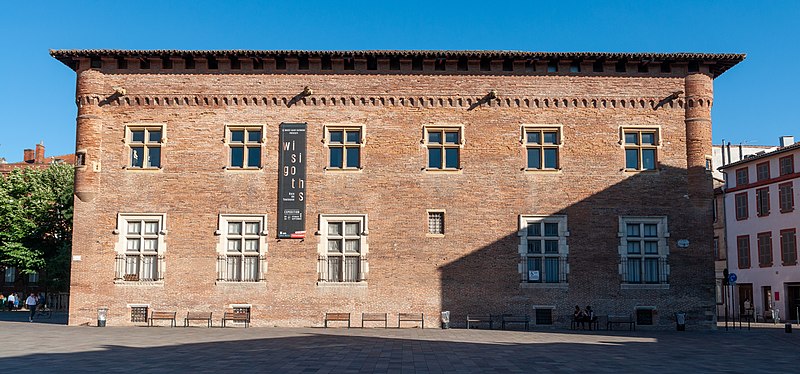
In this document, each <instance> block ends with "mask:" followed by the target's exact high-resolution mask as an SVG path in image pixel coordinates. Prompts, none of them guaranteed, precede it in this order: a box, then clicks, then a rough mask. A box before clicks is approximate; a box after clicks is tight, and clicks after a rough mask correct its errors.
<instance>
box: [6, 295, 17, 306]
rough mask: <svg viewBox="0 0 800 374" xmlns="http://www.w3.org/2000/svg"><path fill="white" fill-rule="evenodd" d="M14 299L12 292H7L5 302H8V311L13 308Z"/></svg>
mask: <svg viewBox="0 0 800 374" xmlns="http://www.w3.org/2000/svg"><path fill="white" fill-rule="evenodd" d="M15 299H16V298H15V296H14V293H13V292H12V293H10V294H8V299H6V300H7V301H6V302H7V303H8V310H10V311H13V310H14V301H15Z"/></svg>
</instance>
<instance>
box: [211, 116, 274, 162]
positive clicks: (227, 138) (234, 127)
mask: <svg viewBox="0 0 800 374" xmlns="http://www.w3.org/2000/svg"><path fill="white" fill-rule="evenodd" d="M256 129H257V130H258V131H261V138H260V139H259V141H258V144H259V146H258V147H259V149H260V151H259V160H258V167H253V166H247V161H248V159H247V157H248V154H247V149H248V148H253V147H252V146H249V145H248V144H254V143H248V140H247V138H248V137H247V132H245V137H244V142H243V143H234V142H232V141H231V131H238V130H245V131H251V130H256ZM266 129H267V126H266V125H265V124H263V123H226V124H225V133H224V134H223V138H222V143H223V144H225V167H224V169H225V170H226V171H234V172H236V171H244V172H252V171H262V170H264V149H265V146H266V143H267V134H266ZM240 145H241V147H242V148H243V151H242V153H243V155H242V167H238V166H237V167H234V166H231V163H232V161H233V160H232V159H231V156H232V152H231V149H232V148H236V147H239V146H240Z"/></svg>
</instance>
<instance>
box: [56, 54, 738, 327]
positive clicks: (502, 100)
mask: <svg viewBox="0 0 800 374" xmlns="http://www.w3.org/2000/svg"><path fill="white" fill-rule="evenodd" d="M250 52H252V51H250ZM52 54H53V55H54V56H55V57H56V58H58V59H60V60H61V61H62V62H64V63H65V64H67V65H68V66H70V67H72V68H73V69H74V70H76V71H77V73H78V79H77V104H78V107H79V113H78V121H77V144H76V148H77V152H78V153H79V154H83V155H85V156H83V157H85V166H83V167H78V169H77V171H76V186H75V190H76V196H77V197H76V199H75V225H74V237H73V240H74V242H73V262H72V285H71V294H72V298H71V305H70V324H73V325H81V324H87V323H92V324H93V323H94V322H93V321H94V320H95V319H96V310H97V308H98V307H101V306H104V307H108V308H109V322H108V323H109V324H110V325H126V324H131V323H132V322H131V309H130V306H131V305H148V306H149V307H150V308H151V310H176V311H178V313H179V315H180V314H181V313H185V312H186V311H214V312H215V319H216V318H217V317H216V315H219V316H221V315H222V311H224V310H226V309H228V308H230V307H231V305H232V304H248V305H250V307H251V313H252V325H254V326H273V325H276V326H320V325H321V324H322V317H323V314H324V313H325V312H351V313H353V322H354V323H357V321H358V318H359V316H360V313H362V312H388V313H389V315H390V317H389V318H390V320H392V319H393V318H395V319H396V314H397V313H400V312H424V313H425V316H426V325H429V326H433V325H435V324H436V321H437V320H438V318H439V312H440V311H442V310H449V311H451V313H452V318H453V320H454V324H455V325H459V324H461V325H463V322H462V321H463V318H464V317H465V316H466V314H468V313H470V314H488V313H492V314H501V313H516V314H523V313H525V314H531V315H534V314H535V309H536V308H538V309H541V310H544V309H547V310H552V313H553V315H554V317H555V323H556V324H557V325H558V324H564V323H566V324H568V323H569V317H570V316H571V311H572V308H573V307H574V305H576V304H579V305H581V306H582V307H583V306H585V305H587V304H590V305H592V306H593V309H594V310H595V311H596V313H597V314H598V315H605V314H620V313H624V314H628V313H630V314H634V315H635V314H636V313H637V310H647V311H654V313H652V317H653V323H654V324H655V325H670V324H671V323H672V322H671V321H672V315H673V313H674V312H677V311H685V312H688V313H689V316H690V323H696V324H708V323H710V322H711V321H712V320H713V319H714V309H715V308H714V306H715V298H714V284H715V283H714V259H713V256H712V237H713V234H712V226H711V222H712V219H711V199H712V189H711V177H710V173H707V172H706V170H705V165H706V159H707V157H710V156H711V122H710V108H711V104H712V101H713V93H712V79H713V77H716V76H718V75H719V74H721V73H722V72H724V71H725V70H726V69H727V68H729V67H730V66H732V65H734V64H735V63H737V62H739V61H741V59H742V58H743V56H740V55H637V54H576V55H574V56H573V55H568V54H550V55H547V54H525V53H517V54H514V53H500V52H498V53H494V52H461V53H457V52H453V53H451V54H448V52H375V53H371V52H353V53H352V54H350V55H347V54H346V53H344V54H337V53H310V56H311V57H310V58H308V57H303V56H307V55H302V54H298V53H295V52H262V53H261V54H254V53H247V51H228V52H212V51H209V52H203V53H194V54H193V53H192V52H186V53H184V52H179V51H159V52H146V51H54V52H52ZM190 55H191V56H192V57H191V58H187V57H186V56H190ZM209 56H213V58H210V57H209ZM231 56H233V58H231ZM298 56H299V57H298ZM348 56H353V57H348ZM534 57H535V58H534ZM328 59H330V60H328ZM142 61H147V63H146V64H145V63H143V62H142ZM165 61H168V62H167V63H166V64H165ZM209 61H211V62H209ZM327 61H330V64H329V65H328V62H327ZM548 61H552V62H548ZM620 61H621V62H620ZM284 64H285V70H284V69H281V68H283V67H284ZM350 64H352V66H351V65H350ZM170 65H171V66H170ZM187 65H188V67H190V68H187ZM192 65H194V66H192ZM328 67H330V70H327V68H328ZM350 67H352V69H353V70H349V68H350ZM394 68H399V70H394ZM417 68H419V69H421V70H416V69H417ZM306 69H307V70H306ZM323 69H325V70H323ZM441 69H444V70H441ZM463 69H466V71H464V70H463ZM487 69H488V70H487ZM552 70H557V71H552ZM597 70H602V71H597ZM305 87H308V88H309V89H310V92H309V91H307V92H306V94H302V92H303V90H304V88H305ZM309 93H310V95H308V94H309ZM284 122H285V123H307V124H308V126H307V134H308V135H307V147H308V150H307V164H306V165H307V176H306V196H307V199H306V223H305V226H306V232H307V235H306V237H305V239H304V240H296V239H280V240H279V239H277V236H276V222H277V214H278V212H277V201H278V195H277V189H278V175H279V170H278V153H279V143H278V141H279V138H278V136H279V131H278V129H279V125H280V124H281V123H284ZM239 125H252V126H262V127H261V128H262V129H263V140H264V143H263V146H262V147H261V154H260V164H261V168H258V169H254V170H235V169H231V168H226V166H228V162H229V156H230V150H229V148H228V145H227V144H226V139H227V137H228V133H227V132H226V126H239ZM537 125H545V126H544V127H545V128H549V129H557V131H558V133H559V134H558V137H559V143H560V144H558V151H557V152H558V159H557V161H558V167H557V168H555V169H553V170H541V171H536V170H526V165H527V163H526V162H527V161H526V160H527V155H526V142H525V140H526V139H525V138H524V135H523V133H524V130H523V129H524V128H525V126H537ZM135 126H140V127H142V126H143V127H147V126H156V127H157V128H159V129H162V134H161V140H160V143H159V146H160V167H157V168H153V169H150V170H148V169H146V168H145V169H143V170H136V169H135V168H131V167H130V165H131V162H132V161H131V157H132V156H131V149H130V144H129V143H128V142H126V139H128V138H127V137H128V134H129V132H128V131H129V130H126V129H129V128H138V127H135ZM335 126H352V127H354V128H359V129H361V131H363V133H362V136H363V139H364V143H363V146H361V148H360V149H361V153H360V169H356V170H348V171H339V170H331V169H328V168H326V166H328V165H329V148H328V146H327V145H326V143H325V139H326V133H325V129H326V128H331V127H335ZM431 127H435V128H439V127H445V128H448V129H450V128H452V129H457V131H460V132H459V135H460V137H461V139H459V141H460V143H461V144H460V148H459V149H460V150H459V160H458V161H459V164H458V166H459V167H458V168H457V169H456V170H448V171H435V170H426V166H427V165H428V157H429V156H428V149H427V147H426V144H425V143H426V139H427V137H426V134H425V129H427V128H431ZM627 129H646V130H647V131H654V132H655V134H656V140H655V143H654V147H655V149H656V151H655V161H656V164H657V167H656V168H655V170H645V171H630V170H626V148H627V147H628V146H629V145H631V144H632V143H630V142H626V139H625V136H626V130H627ZM642 139H644V138H642ZM643 157H644V156H643ZM641 162H642V163H645V162H646V161H641ZM429 210H441V211H444V217H445V218H444V220H445V225H444V235H443V236H441V235H431V234H429V230H428V213H427V212H428V211H429ZM134 213H139V214H152V215H156V214H157V215H161V216H160V217H162V221H161V225H162V227H161V235H160V239H161V240H162V241H163V243H161V244H160V250H162V251H163V252H160V253H161V257H162V258H161V259H160V260H159V261H161V262H162V267H161V268H160V270H161V271H162V275H163V279H160V280H156V281H153V282H141V281H139V282H137V281H125V280H124V279H119V278H120V277H119V276H118V275H115V269H118V266H119V265H118V264H115V257H116V256H117V249H118V248H119V245H120V244H119V243H120V236H124V235H125V227H118V217H119V216H120V215H123V217H124V215H125V214H134ZM227 214H248V215H260V216H266V236H265V237H262V239H261V240H263V243H264V244H266V250H265V251H264V256H263V257H264V259H263V261H264V263H265V265H266V266H265V267H263V268H262V270H263V280H262V281H259V282H223V281H218V280H217V279H218V258H217V257H218V252H217V248H218V246H220V241H221V240H224V239H223V237H224V236H225V235H224V234H220V233H219V232H217V231H218V230H222V231H224V230H225V228H224V227H220V224H219V221H220V217H221V215H227ZM343 214H355V215H365V216H366V217H367V220H368V223H363V224H364V225H368V232H363V233H360V234H361V240H362V245H363V244H364V243H366V244H367V245H368V248H369V250H368V254H367V255H365V256H362V257H365V258H364V260H365V261H364V264H363V265H362V267H361V268H360V269H361V272H362V273H364V275H363V277H364V278H365V280H364V281H362V282H353V283H337V282H325V281H320V279H321V272H322V270H321V269H322V268H321V267H320V266H319V262H320V257H321V256H322V257H324V256H323V255H324V252H325V251H324V250H321V251H320V250H318V245H319V244H320V242H321V241H323V240H324V238H325V235H326V233H327V232H328V231H327V228H325V229H324V228H323V227H321V226H322V224H321V221H322V220H323V218H324V217H325V216H321V215H343ZM528 215H534V216H554V217H564V216H566V220H565V221H564V224H565V226H563V227H562V229H561V231H560V232H559V238H558V239H559V240H560V244H561V246H560V247H559V248H560V249H559V251H561V252H562V253H561V254H562V256H563V258H565V259H566V261H565V262H564V263H562V264H561V265H560V267H559V271H560V272H561V273H562V274H561V275H562V276H564V278H565V279H564V281H562V282H555V283H553V284H545V283H541V284H539V283H536V284H530V283H527V282H524V279H526V276H527V275H526V274H524V273H525V271H522V270H521V269H524V268H525V267H526V266H527V264H526V263H525V261H524V260H523V259H522V257H521V256H525V255H524V253H525V249H524V247H521V239H522V238H523V237H525V235H526V227H524V225H523V227H520V217H521V216H523V218H524V217H525V216H528ZM634 217H636V218H653V219H659V220H660V221H658V222H659V224H658V230H660V231H659V237H658V238H659V239H660V241H659V245H660V246H661V247H659V250H658V251H659V253H660V254H661V255H663V256H662V257H663V260H664V262H661V263H659V265H657V266H658V272H659V273H660V274H657V275H655V276H656V278H657V279H656V281H655V282H652V283H653V284H648V282H647V280H645V279H644V278H647V275H646V274H647V273H648V272H649V271H650V269H649V268H647V266H645V267H644V268H641V267H637V266H638V265H636V266H633V265H630V266H633V267H628V265H629V264H631V263H623V262H622V261H621V253H623V252H625V248H626V247H625V246H626V245H628V246H632V245H633V244H625V241H626V240H629V241H632V239H631V238H632V237H626V230H633V229H631V228H628V226H627V225H628V224H630V223H631V222H637V223H636V224H638V222H639V221H637V220H636V219H634ZM654 217H655V218H654ZM625 219H630V221H625ZM641 222H644V221H641ZM648 222H649V221H648ZM653 222H656V221H653ZM643 224H645V226H641V227H643V229H644V230H645V231H647V230H650V227H651V226H646V223H643ZM655 225H656V224H655V223H652V227H653V228H655V227H656V226H655ZM362 228H363V229H364V231H367V230H366V229H367V227H362ZM637 230H638V229H637ZM667 233H668V235H667ZM684 239H685V240H688V245H687V243H686V242H685V241H684ZM526 240H527V239H526ZM531 240H532V239H531ZM679 242H681V244H679ZM652 244H653V247H652V248H655V242H653V243H652ZM323 245H324V244H323ZM637 245H638V244H637ZM645 245H649V244H648V243H645ZM115 248H117V249H115ZM520 248H522V249H520ZM567 248H568V249H567ZM648 248H649V247H648ZM564 251H567V252H564ZM625 256H627V255H625ZM623 257H624V256H623ZM645 257H647V256H646V255H645ZM626 264H628V265H626ZM652 264H654V265H653V266H656V265H655V264H656V262H655V260H654V262H652ZM553 266H555V265H553ZM631 269H634V270H631ZM635 269H644V270H642V272H643V274H644V275H643V276H644V278H642V280H641V283H642V284H628V283H631V280H633V279H634V278H630V279H627V280H626V277H634V276H633V275H631V274H630V272H633V271H638V270H635ZM542 273H543V274H545V273H547V270H545V269H544V268H543V269H542ZM115 278H117V279H116V280H115ZM633 283H636V282H633ZM647 313H650V312H647ZM647 313H645V314H647ZM540 322H541V321H540Z"/></svg>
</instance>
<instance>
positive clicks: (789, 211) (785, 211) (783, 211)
mask: <svg viewBox="0 0 800 374" xmlns="http://www.w3.org/2000/svg"><path fill="white" fill-rule="evenodd" d="M791 212H794V209H787V210H781V213H791Z"/></svg>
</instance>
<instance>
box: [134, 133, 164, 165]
mask: <svg viewBox="0 0 800 374" xmlns="http://www.w3.org/2000/svg"><path fill="white" fill-rule="evenodd" d="M127 131H128V134H127V136H126V140H127V142H126V143H127V144H128V147H129V148H130V150H131V152H130V160H129V163H128V168H131V169H160V168H161V144H162V138H163V126H162V125H146V126H138V125H130V126H128V127H127Z"/></svg>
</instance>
